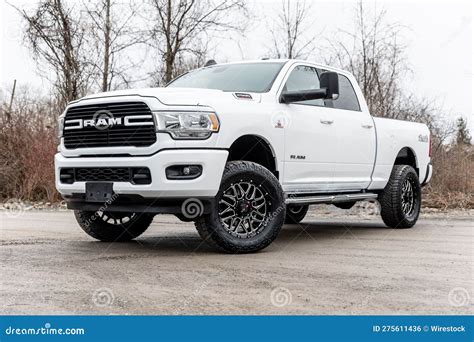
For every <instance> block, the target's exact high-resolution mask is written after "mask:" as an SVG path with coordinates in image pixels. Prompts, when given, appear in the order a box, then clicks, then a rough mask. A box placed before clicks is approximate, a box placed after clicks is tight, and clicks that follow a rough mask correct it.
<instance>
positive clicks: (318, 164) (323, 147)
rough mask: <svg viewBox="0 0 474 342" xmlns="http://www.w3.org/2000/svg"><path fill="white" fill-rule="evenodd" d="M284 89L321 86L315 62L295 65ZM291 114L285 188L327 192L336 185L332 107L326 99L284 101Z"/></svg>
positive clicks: (335, 142) (291, 190)
mask: <svg viewBox="0 0 474 342" xmlns="http://www.w3.org/2000/svg"><path fill="white" fill-rule="evenodd" d="M283 84H284V86H283V87H282V88H281V89H280V92H279V93H278V94H280V93H281V92H282V91H297V90H309V89H319V88H320V86H319V76H318V72H317V69H316V68H315V67H313V66H309V65H303V64H299V65H296V66H294V67H293V69H292V70H291V71H290V73H289V76H288V78H287V79H286V81H284V82H283ZM280 108H281V110H282V112H283V113H285V115H286V116H287V120H286V127H285V154H284V158H283V161H284V169H285V171H284V177H283V188H284V190H285V191H287V192H327V191H331V190H332V189H333V188H334V167H335V163H336V162H337V155H338V153H336V150H337V148H338V147H337V146H338V145H337V142H338V138H337V136H338V135H337V131H336V128H335V126H334V125H333V120H334V119H333V118H332V116H331V114H332V108H326V107H325V104H324V100H322V99H318V100H308V101H301V102H297V103H290V104H283V103H282V104H280Z"/></svg>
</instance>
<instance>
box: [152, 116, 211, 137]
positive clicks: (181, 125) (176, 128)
mask: <svg viewBox="0 0 474 342" xmlns="http://www.w3.org/2000/svg"><path fill="white" fill-rule="evenodd" d="M155 118H156V122H157V128H158V131H159V132H167V133H169V134H171V136H172V137H173V138H174V139H206V138H209V136H210V135H211V133H212V132H217V131H218V130H219V119H218V118H217V115H216V113H212V112H155Z"/></svg>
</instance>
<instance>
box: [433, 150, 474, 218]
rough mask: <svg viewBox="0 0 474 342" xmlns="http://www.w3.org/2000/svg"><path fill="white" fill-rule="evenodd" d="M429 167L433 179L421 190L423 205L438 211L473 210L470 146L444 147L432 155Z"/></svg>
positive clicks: (472, 153) (473, 159)
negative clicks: (432, 169) (432, 170)
mask: <svg viewBox="0 0 474 342" xmlns="http://www.w3.org/2000/svg"><path fill="white" fill-rule="evenodd" d="M432 163H433V167H434V173H433V179H432V180H431V183H430V184H429V186H427V188H425V189H424V190H425V191H424V205H425V206H427V207H432V208H440V209H461V208H465V209H473V208H474V195H473V194H474V177H473V172H474V148H473V146H466V145H459V146H444V147H442V148H440V149H439V150H438V151H436V152H435V154H434V155H433V158H432Z"/></svg>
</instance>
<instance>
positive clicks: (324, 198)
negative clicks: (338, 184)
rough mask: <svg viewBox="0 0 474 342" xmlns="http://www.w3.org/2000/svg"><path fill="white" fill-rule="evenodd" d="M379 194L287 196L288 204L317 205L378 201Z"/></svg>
mask: <svg viewBox="0 0 474 342" xmlns="http://www.w3.org/2000/svg"><path fill="white" fill-rule="evenodd" d="M377 197H378V195H377V194H374V193H357V194H345V195H344V194H337V195H319V196H295V194H287V198H286V199H285V203H286V204H316V203H337V202H352V201H362V200H368V199H376V198H377Z"/></svg>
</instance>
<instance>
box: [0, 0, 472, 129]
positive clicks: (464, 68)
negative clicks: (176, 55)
mask: <svg viewBox="0 0 474 342" xmlns="http://www.w3.org/2000/svg"><path fill="white" fill-rule="evenodd" d="M11 2H13V3H15V4H16V5H17V6H20V7H21V6H28V7H32V6H33V7H34V3H35V1H21V2H19V1H11ZM0 3H1V5H0V6H1V7H0V12H1V21H0V27H1V33H2V36H1V42H0V51H1V56H0V58H1V60H0V62H1V70H0V84H1V86H2V87H7V86H9V85H11V84H12V82H13V80H14V79H16V80H17V82H18V83H19V84H20V85H21V84H27V83H30V84H33V85H34V86H35V87H37V88H38V89H47V88H49V84H48V83H47V82H45V81H43V80H42V79H41V78H40V77H39V76H38V75H37V74H36V73H35V64H34V63H33V61H32V59H31V56H30V54H29V52H28V50H27V49H26V48H24V47H23V44H22V32H21V24H20V20H19V17H18V14H17V13H15V11H14V10H13V9H12V8H11V7H10V6H8V5H7V4H6V2H5V0H0ZM20 4H24V5H20ZM280 4H281V2H280V1H279V0H277V1H270V0H268V1H249V6H250V9H251V12H252V13H257V14H258V15H259V17H257V20H255V22H256V23H257V24H253V25H250V26H249V30H248V31H247V33H246V34H245V37H240V36H238V35H235V34H234V35H232V37H230V38H232V39H226V40H221V41H220V42H219V45H218V48H216V53H215V59H217V60H218V61H234V60H242V59H257V58H261V57H263V56H265V52H266V50H267V46H268V37H269V35H268V29H267V28H268V21H269V20H271V18H272V13H274V11H275V8H276V7H279V6H280ZM312 6H313V11H312V13H311V22H312V23H313V24H312V30H314V33H318V36H320V37H321V40H322V41H321V43H318V41H316V42H315V44H316V45H318V46H324V44H323V43H324V41H323V39H324V40H325V39H327V38H328V37H331V36H333V34H334V33H335V32H337V31H338V30H341V29H343V30H350V29H351V28H352V27H353V25H354V10H353V8H354V2H352V1H344V2H342V1H341V2H336V1H331V2H329V1H313V2H312ZM366 6H367V7H370V8H373V7H374V6H377V7H379V8H380V7H384V8H385V9H386V10H387V19H388V20H389V21H391V22H398V23H399V24H401V25H404V26H405V27H406V29H405V30H404V36H403V39H404V41H405V42H406V44H407V45H408V50H407V52H408V56H407V57H408V61H409V64H410V67H411V69H412V71H413V72H412V75H411V76H410V77H407V80H406V86H407V87H409V88H410V89H411V90H412V91H414V92H415V93H417V94H418V95H419V96H420V97H427V98H429V99H432V100H433V101H436V102H437V103H438V104H440V105H442V106H443V108H444V109H445V110H446V112H447V114H448V115H450V116H451V117H453V118H454V117H456V116H459V115H463V116H465V117H466V118H468V119H469V121H470V128H471V131H472V130H473V128H474V120H473V63H474V61H473V51H472V47H473V27H472V17H473V6H472V3H471V1H463V2H455V1H445V2H431V1H430V2H428V1H418V2H417V1H410V2H395V1H390V2H387V1H382V2H377V3H374V2H367V5H366ZM237 41H240V42H241V44H240V46H239V45H238V44H237ZM318 54H320V55H319V56H318ZM318 54H316V55H314V56H311V59H315V60H317V61H322V59H323V58H324V50H322V51H319V52H318Z"/></svg>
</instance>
